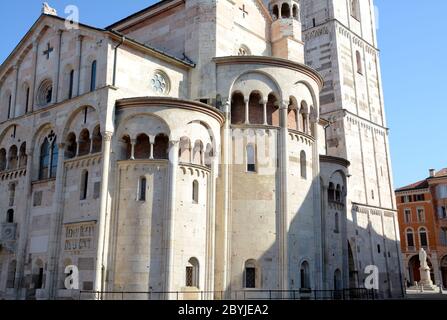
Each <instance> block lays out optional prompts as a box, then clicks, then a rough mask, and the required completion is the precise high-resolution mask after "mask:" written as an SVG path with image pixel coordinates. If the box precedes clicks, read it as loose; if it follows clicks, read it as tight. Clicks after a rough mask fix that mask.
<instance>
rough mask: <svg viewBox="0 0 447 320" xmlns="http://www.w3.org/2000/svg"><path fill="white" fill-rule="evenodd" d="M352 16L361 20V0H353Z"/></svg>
mask: <svg viewBox="0 0 447 320" xmlns="http://www.w3.org/2000/svg"><path fill="white" fill-rule="evenodd" d="M351 16H352V17H354V18H355V19H357V20H359V21H360V4H359V0H351Z"/></svg>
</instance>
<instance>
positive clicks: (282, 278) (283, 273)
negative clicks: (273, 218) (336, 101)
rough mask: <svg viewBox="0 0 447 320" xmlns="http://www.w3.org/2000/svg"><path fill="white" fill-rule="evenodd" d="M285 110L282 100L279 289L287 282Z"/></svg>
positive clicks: (286, 133)
mask: <svg viewBox="0 0 447 320" xmlns="http://www.w3.org/2000/svg"><path fill="white" fill-rule="evenodd" d="M287 110H288V102H287V101H283V102H282V103H281V104H280V106H279V112H280V125H281V129H280V144H279V149H278V157H279V161H280V170H279V171H280V190H281V196H280V208H281V209H280V215H279V219H280V221H279V225H280V228H279V229H280V232H279V264H280V265H279V271H280V272H279V288H280V290H287V289H288V287H289V284H288V253H287V251H288V239H287V230H288V223H289V221H288V214H289V208H288V171H289V170H288V163H289V161H288V160H289V159H288V158H289V150H288V136H289V130H288V129H287Z"/></svg>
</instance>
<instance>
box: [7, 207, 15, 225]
mask: <svg viewBox="0 0 447 320" xmlns="http://www.w3.org/2000/svg"><path fill="white" fill-rule="evenodd" d="M6 223H14V210H12V209H9V210H8V212H7V213H6Z"/></svg>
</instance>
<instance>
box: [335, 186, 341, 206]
mask: <svg viewBox="0 0 447 320" xmlns="http://www.w3.org/2000/svg"><path fill="white" fill-rule="evenodd" d="M335 201H337V202H341V187H340V185H339V184H337V188H336V189H335Z"/></svg>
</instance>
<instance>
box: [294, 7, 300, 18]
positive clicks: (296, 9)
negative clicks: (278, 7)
mask: <svg viewBox="0 0 447 320" xmlns="http://www.w3.org/2000/svg"><path fill="white" fill-rule="evenodd" d="M292 14H293V17H294V18H295V19H296V20H300V16H299V11H298V6H297V5H296V4H294V5H293V10H292Z"/></svg>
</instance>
